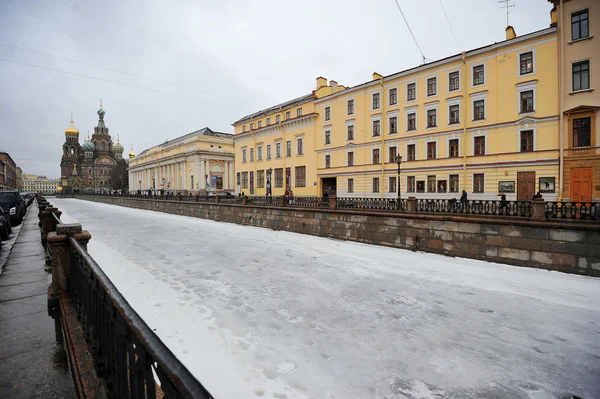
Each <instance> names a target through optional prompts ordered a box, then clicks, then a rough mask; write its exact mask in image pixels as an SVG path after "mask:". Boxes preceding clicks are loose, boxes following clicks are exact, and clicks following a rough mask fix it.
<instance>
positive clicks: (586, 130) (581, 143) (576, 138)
mask: <svg viewBox="0 0 600 399" xmlns="http://www.w3.org/2000/svg"><path fill="white" fill-rule="evenodd" d="M590 127H591V118H577V119H573V147H589V146H591V145H592V144H591V129H590Z"/></svg>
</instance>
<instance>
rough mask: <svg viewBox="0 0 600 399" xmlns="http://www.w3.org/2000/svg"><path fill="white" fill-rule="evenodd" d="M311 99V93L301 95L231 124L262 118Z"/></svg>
mask: <svg viewBox="0 0 600 399" xmlns="http://www.w3.org/2000/svg"><path fill="white" fill-rule="evenodd" d="M312 99H313V94H312V93H310V94H305V95H303V96H301V97H298V98H294V99H293V100H289V101H286V102H283V103H281V104H277V105H274V106H272V107H269V108H265V109H263V110H260V111H258V112H254V113H252V114H250V115H246V116H244V117H243V118H241V119H239V120H237V121H235V122H234V123H233V124H234V125H236V124H238V123H242V122H245V121H248V120H251V119H254V118H256V117H258V116H264V115H267V114H270V113H273V112H275V111H280V110H282V109H284V108H287V107H291V106H294V105H296V104H301V103H304V102H306V101H308V100H312Z"/></svg>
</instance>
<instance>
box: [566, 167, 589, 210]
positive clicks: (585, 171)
mask: <svg viewBox="0 0 600 399" xmlns="http://www.w3.org/2000/svg"><path fill="white" fill-rule="evenodd" d="M592 174H593V172H592V168H573V169H571V202H590V201H592V178H593V176H592Z"/></svg>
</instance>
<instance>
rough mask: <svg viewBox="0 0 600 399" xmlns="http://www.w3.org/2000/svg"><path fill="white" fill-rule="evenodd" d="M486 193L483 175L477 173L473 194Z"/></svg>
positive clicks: (474, 178)
mask: <svg viewBox="0 0 600 399" xmlns="http://www.w3.org/2000/svg"><path fill="white" fill-rule="evenodd" d="M484 191H485V178H484V175H483V173H475V174H474V175H473V192H474V193H483V192H484Z"/></svg>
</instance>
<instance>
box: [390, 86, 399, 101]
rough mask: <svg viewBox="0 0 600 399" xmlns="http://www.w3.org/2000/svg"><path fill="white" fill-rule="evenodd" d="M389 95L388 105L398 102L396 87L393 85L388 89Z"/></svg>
mask: <svg viewBox="0 0 600 399" xmlns="http://www.w3.org/2000/svg"><path fill="white" fill-rule="evenodd" d="M389 97H390V105H396V104H398V89H397V88H395V87H394V88H392V89H390V94H389Z"/></svg>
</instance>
